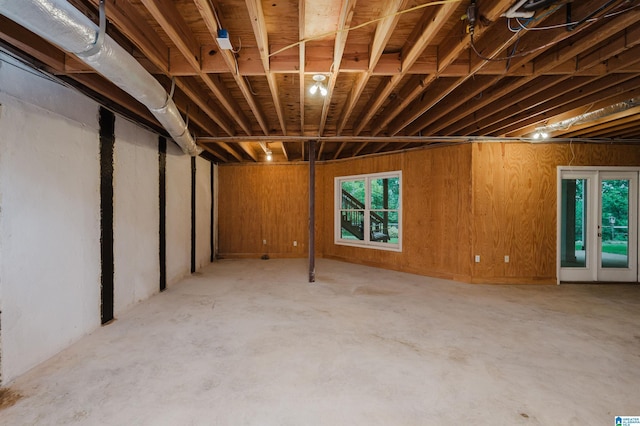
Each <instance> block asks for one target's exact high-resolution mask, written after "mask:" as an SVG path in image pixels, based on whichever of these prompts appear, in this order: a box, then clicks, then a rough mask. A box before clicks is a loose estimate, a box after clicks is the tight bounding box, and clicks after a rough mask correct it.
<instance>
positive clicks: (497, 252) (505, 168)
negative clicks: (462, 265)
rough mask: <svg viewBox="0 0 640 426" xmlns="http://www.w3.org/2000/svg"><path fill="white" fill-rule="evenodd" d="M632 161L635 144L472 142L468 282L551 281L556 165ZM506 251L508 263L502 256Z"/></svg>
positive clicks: (637, 157)
mask: <svg viewBox="0 0 640 426" xmlns="http://www.w3.org/2000/svg"><path fill="white" fill-rule="evenodd" d="M569 165H571V166H638V165H640V147H639V146H638V145H614V144H608V145H596V144H570V145H569V144H526V143H500V144H488V143H484V144H482V143H479V144H474V145H473V189H472V191H473V210H474V225H473V251H474V254H479V255H480V259H481V262H480V263H479V264H478V263H476V264H474V269H473V279H472V281H474V282H497V283H499V282H506V283H537V282H541V283H554V282H555V281H556V214H557V213H556V211H557V201H556V197H557V167H558V166H569ZM505 255H508V256H509V260H510V262H509V263H505V262H504V256H505Z"/></svg>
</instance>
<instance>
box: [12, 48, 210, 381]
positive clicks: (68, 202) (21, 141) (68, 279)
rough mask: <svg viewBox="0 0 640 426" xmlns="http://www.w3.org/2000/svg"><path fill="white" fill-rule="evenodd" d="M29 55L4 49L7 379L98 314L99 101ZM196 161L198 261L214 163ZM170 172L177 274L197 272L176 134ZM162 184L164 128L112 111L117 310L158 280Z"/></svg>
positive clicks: (173, 275)
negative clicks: (27, 60) (52, 76)
mask: <svg viewBox="0 0 640 426" xmlns="http://www.w3.org/2000/svg"><path fill="white" fill-rule="evenodd" d="M22 67H23V66H22V65H20V64H19V63H17V62H15V61H13V60H11V59H10V58H8V57H7V56H6V55H4V54H2V53H0V374H1V375H0V385H6V384H8V383H9V382H11V381H12V380H13V379H15V378H16V377H17V376H19V375H21V374H23V373H25V372H26V371H27V370H29V369H30V368H32V367H34V366H35V365H37V364H39V363H41V362H42V361H44V360H46V359H48V358H49V357H51V356H53V355H55V354H56V353H57V352H59V351H61V350H62V349H64V348H66V347H67V346H69V345H70V344H71V343H73V342H75V341H77V340H78V339H80V338H81V337H82V336H83V335H85V334H87V333H90V332H91V331H93V330H95V329H96V328H97V327H99V326H100V271H101V268H100V164H99V124H98V110H99V106H98V105H97V104H96V103H95V102H93V101H92V100H90V99H88V98H86V97H85V96H83V95H81V94H79V93H78V92H76V91H75V90H73V89H69V88H67V87H64V86H61V85H59V84H57V83H53V82H51V81H49V80H46V79H44V78H42V77H41V76H36V75H34V74H35V71H33V70H25V69H21V68H22ZM197 164H198V168H199V172H198V176H197V182H198V185H197V193H198V202H197V210H198V211H197V218H198V219H197V220H198V222H197V223H198V225H197V229H198V232H201V233H203V234H206V238H204V239H202V240H201V244H202V247H201V248H199V249H198V253H199V254H198V256H199V257H198V259H201V260H200V261H199V264H203V263H204V259H207V262H208V256H209V246H208V244H209V242H208V241H209V230H208V226H209V220H210V219H209V217H210V216H209V214H210V204H209V205H207V202H210V201H207V199H208V200H210V198H211V194H210V189H209V180H208V179H209V174H208V173H209V172H208V170H209V168H210V167H211V166H210V165H209V163H208V162H206V161H205V160H202V159H198V160H197ZM166 182H167V206H166V208H167V216H166V219H167V222H166V230H167V283H168V285H174V284H176V283H177V282H178V281H180V280H181V279H182V278H183V277H185V276H187V275H189V273H190V264H191V159H190V157H188V156H186V155H183V154H182V151H181V150H180V149H179V148H178V147H177V146H176V145H175V144H174V143H172V142H169V143H168V153H167V180H166ZM158 191H159V188H158V151H157V135H154V134H152V133H150V132H149V131H147V130H144V129H142V128H139V127H138V126H136V125H134V124H132V123H130V122H128V121H126V120H124V119H123V118H121V117H118V116H116V145H115V152H114V256H115V258H114V259H115V260H114V262H115V265H114V267H115V270H114V280H115V283H114V284H115V294H114V296H115V305H114V311H115V313H116V315H117V314H118V313H120V312H122V311H123V310H125V309H128V308H129V307H131V306H132V305H134V304H135V303H137V302H138V301H140V300H143V299H145V298H147V297H149V296H150V295H152V294H154V293H155V292H156V291H158V288H159V282H158V281H159V255H158V250H159V233H158V228H159V194H158ZM207 197H208V198H207ZM205 247H206V248H205Z"/></svg>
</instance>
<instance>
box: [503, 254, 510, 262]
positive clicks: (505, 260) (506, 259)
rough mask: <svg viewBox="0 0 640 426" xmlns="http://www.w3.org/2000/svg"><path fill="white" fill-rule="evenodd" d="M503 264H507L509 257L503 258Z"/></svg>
mask: <svg viewBox="0 0 640 426" xmlns="http://www.w3.org/2000/svg"><path fill="white" fill-rule="evenodd" d="M504 263H509V255H506V256H505V257H504Z"/></svg>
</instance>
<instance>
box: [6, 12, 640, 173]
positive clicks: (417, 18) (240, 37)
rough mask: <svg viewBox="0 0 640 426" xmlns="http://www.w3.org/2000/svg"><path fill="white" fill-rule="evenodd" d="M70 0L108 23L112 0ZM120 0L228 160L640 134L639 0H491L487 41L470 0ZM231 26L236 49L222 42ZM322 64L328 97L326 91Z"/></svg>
mask: <svg viewBox="0 0 640 426" xmlns="http://www.w3.org/2000/svg"><path fill="white" fill-rule="evenodd" d="M70 3H71V4H73V5H74V6H75V7H76V8H78V9H79V10H80V11H81V12H82V13H84V14H85V15H87V16H88V17H90V18H91V19H92V20H94V22H96V23H97V22H98V4H99V0H71V1H70ZM105 3H106V15H107V20H108V25H107V33H108V34H109V35H110V36H111V37H112V38H113V39H114V40H116V41H117V42H118V43H119V44H120V45H121V46H123V47H124V48H125V49H126V50H127V51H128V52H130V53H131V54H132V55H133V56H134V57H135V58H136V59H137V60H138V61H139V62H140V63H141V64H142V65H143V67H144V68H146V70H147V71H149V72H150V73H151V74H152V75H153V76H154V77H155V78H157V79H158V81H159V82H160V83H161V84H162V85H163V86H164V87H165V88H166V90H167V92H170V90H171V85H172V80H173V81H174V82H175V93H174V98H173V99H174V101H175V103H176V105H177V106H178V108H179V109H180V111H181V113H182V115H183V116H184V117H185V118H187V120H188V123H189V128H190V131H191V132H192V134H194V136H195V139H196V142H197V143H198V144H199V145H200V146H201V147H202V148H204V149H205V150H206V151H207V152H208V153H209V155H211V156H212V157H213V158H214V159H215V160H216V161H218V162H261V161H265V158H266V152H267V151H272V152H273V155H274V159H275V160H276V161H299V160H303V159H308V150H305V144H304V142H305V141H307V140H310V139H317V140H318V141H319V142H318V145H317V149H316V154H317V158H318V159H319V160H328V159H339V158H347V157H353V156H357V155H364V154H371V153H378V152H388V151H395V150H399V149H406V148H412V147H418V146H421V145H424V144H431V143H440V142H450V141H455V140H461V141H462V140H465V139H469V138H470V137H478V136H491V137H500V138H503V137H515V138H519V137H523V138H529V137H531V136H532V135H533V134H534V132H536V130H537V129H540V128H546V129H548V133H549V134H550V136H552V137H554V138H575V139H577V140H580V139H588V138H597V139H599V140H606V139H611V140H616V141H625V140H634V141H637V140H638V139H639V138H640V107H639V106H638V105H637V99H635V98H637V97H639V96H640V46H639V44H640V23H639V21H640V2H638V1H637V0H631V1H625V0H585V1H576V2H567V1H555V2H554V1H542V0H519V1H515V0H508V1H505V0H496V1H489V0H478V1H477V5H476V12H475V15H476V16H477V19H476V22H475V26H474V31H473V43H472V38H471V36H470V34H469V31H468V25H469V20H468V19H467V12H468V8H469V6H470V4H471V2H470V1H468V0H464V1H446V0H445V1H438V2H425V1H409V0H367V1H363V0H360V1H355V0H327V1H323V2H319V1H313V0H306V1H305V0H271V1H260V0H223V1H218V0H174V1H171V0H106V2H105ZM518 4H521V6H520V7H519V9H518V10H511V11H509V9H510V8H512V9H513V6H514V5H518ZM527 9H528V10H527ZM505 13H507V15H509V16H513V17H511V18H508V17H506V16H504V15H505ZM526 14H530V15H532V16H530V17H526V16H522V15H526ZM515 16H522V17H519V18H518V17H515ZM219 29H225V30H227V32H228V35H229V39H228V41H229V42H230V43H231V45H232V47H233V50H224V49H222V48H221V45H220V44H219V42H218V40H217V38H218V30H219ZM0 40H1V41H0V43H1V45H2V47H3V48H4V49H5V50H8V51H11V52H12V53H14V54H18V55H20V56H22V57H23V58H25V59H27V60H29V61H30V62H31V63H33V64H34V65H35V66H36V67H39V68H41V69H43V70H45V71H47V72H49V73H52V74H55V75H57V76H59V77H60V78H61V79H64V80H66V81H68V82H72V83H73V84H76V85H78V86H81V87H82V88H84V89H86V90H87V91H88V92H89V93H91V94H93V95H94V96H98V97H100V98H102V99H103V100H104V101H105V102H108V104H110V105H113V106H114V107H117V108H120V109H121V110H123V111H127V112H128V113H130V114H131V115H133V116H135V117H136V118H137V119H138V120H140V121H142V122H145V123H150V124H152V125H153V124H154V123H157V122H156V121H155V118H154V117H153V116H152V115H151V114H150V113H149V112H148V110H146V108H145V107H143V106H142V105H141V104H139V103H138V101H136V100H134V99H133V98H131V97H130V96H128V95H127V94H125V93H124V92H122V91H121V90H120V89H118V88H117V87H116V86H115V85H113V84H112V83H110V82H109V81H107V80H106V79H105V78H103V77H102V76H100V75H98V74H97V73H95V71H93V70H92V69H90V68H89V67H88V66H87V65H85V64H83V63H82V62H80V61H79V60H78V59H77V58H75V57H74V56H73V55H71V54H68V53H66V52H64V51H62V50H60V49H59V48H57V47H55V46H53V45H52V44H50V43H48V42H46V41H44V40H42V39H41V38H39V37H38V36H36V35H34V34H32V33H30V32H29V31H28V30H26V29H24V28H22V27H20V26H19V25H18V24H16V23H14V22H12V21H10V20H9V19H7V18H6V17H4V16H0ZM318 74H320V75H323V76H324V77H325V79H324V81H322V82H321V84H322V89H326V92H327V93H326V96H322V93H321V91H322V90H318V91H317V92H316V93H315V94H311V93H310V89H311V87H312V86H313V85H314V83H315V82H316V81H315V80H314V75H318ZM625 103H626V104H625ZM625 105H626V106H625ZM612 106H615V107H612ZM594 112H595V113H594ZM558 123H560V125H559V124H558ZM565 123H566V125H564V124H565Z"/></svg>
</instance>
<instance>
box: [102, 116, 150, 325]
mask: <svg viewBox="0 0 640 426" xmlns="http://www.w3.org/2000/svg"><path fill="white" fill-rule="evenodd" d="M115 135H116V142H115V149H114V176H113V186H114V212H113V242H114V247H113V254H114V287H115V289H114V314H115V316H116V317H117V315H118V314H119V313H122V312H123V311H125V310H126V309H128V308H129V307H131V306H133V305H134V304H136V303H138V302H140V301H142V300H145V299H147V298H149V297H150V296H151V295H153V294H154V293H157V292H158V291H159V279H160V260H159V254H158V252H159V249H160V242H159V234H158V228H159V223H160V210H159V190H158V179H159V178H158V135H156V134H154V133H151V132H149V131H147V130H145V129H143V128H141V127H139V126H136V125H135V124H133V123H131V122H129V121H127V120H124V119H122V118H120V117H116V126H115Z"/></svg>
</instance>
